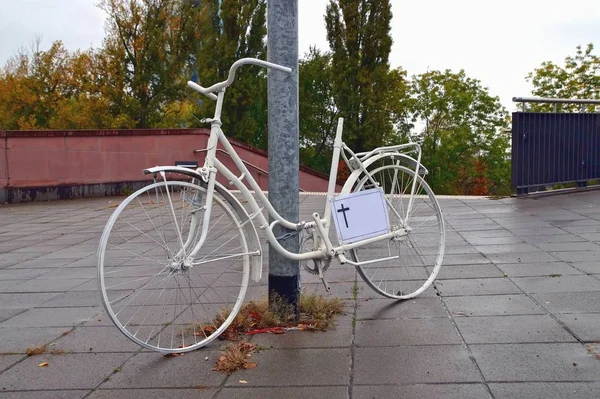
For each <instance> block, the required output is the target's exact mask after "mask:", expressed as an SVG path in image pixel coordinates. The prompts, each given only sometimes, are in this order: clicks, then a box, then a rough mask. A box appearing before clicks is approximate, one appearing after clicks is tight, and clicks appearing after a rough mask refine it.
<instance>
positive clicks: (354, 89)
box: [325, 0, 405, 152]
mask: <svg viewBox="0 0 600 399" xmlns="http://www.w3.org/2000/svg"><path fill="white" fill-rule="evenodd" d="M391 20H392V12H391V7H390V2H389V1H388V0H371V1H367V0H331V1H330V2H329V4H328V6H327V11H326V14H325V23H326V25H327V40H328V41H329V46H330V48H331V50H332V55H331V57H332V61H331V68H332V75H331V77H332V85H333V98H334V101H335V104H336V106H337V109H338V111H339V116H342V117H344V120H345V122H344V140H345V142H346V143H347V144H348V145H349V146H350V147H351V148H353V149H354V150H355V151H359V152H360V151H365V150H367V149H371V148H374V147H378V146H381V145H384V144H387V143H389V142H391V141H393V140H394V136H395V130H394V122H395V120H394V118H393V116H394V114H395V112H394V111H397V110H398V109H399V108H400V102H401V100H402V98H403V97H404V93H405V84H404V76H405V75H404V73H403V72H402V71H401V70H397V71H390V66H389V54H390V50H391V47H392V38H391V36H390V24H391Z"/></svg>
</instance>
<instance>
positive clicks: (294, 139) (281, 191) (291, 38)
mask: <svg viewBox="0 0 600 399" xmlns="http://www.w3.org/2000/svg"><path fill="white" fill-rule="evenodd" d="M267 52H268V55H267V58H268V61H270V62H273V63H276V64H280V65H284V66H287V67H290V68H292V73H291V74H286V73H284V72H279V71H274V70H269V73H268V87H269V201H271V203H272V204H273V207H274V208H275V210H276V211H277V212H279V214H280V215H282V216H283V217H284V218H286V219H287V220H289V221H292V222H296V221H298V218H299V205H298V191H299V185H298V168H299V150H298V135H299V134H298V0H269V1H268V3H267ZM274 232H275V236H281V235H283V234H285V233H287V232H288V230H287V229H284V228H282V227H281V226H278V227H277V228H276V229H275V231H274ZM280 242H281V244H282V245H283V247H284V248H286V249H287V250H288V251H291V252H298V250H299V246H300V245H299V241H298V236H297V235H294V236H291V237H288V238H286V239H283V240H281V241H280ZM273 293H276V294H278V295H279V296H281V297H283V298H284V299H285V300H286V301H287V302H288V303H290V304H291V305H292V306H293V307H294V310H295V312H296V315H297V316H298V315H299V302H300V266H299V263H298V261H292V260H290V259H287V258H285V257H284V256H282V255H280V254H279V253H278V252H277V251H275V250H274V249H273V248H269V299H270V300H271V301H272V299H273V295H272V294H273Z"/></svg>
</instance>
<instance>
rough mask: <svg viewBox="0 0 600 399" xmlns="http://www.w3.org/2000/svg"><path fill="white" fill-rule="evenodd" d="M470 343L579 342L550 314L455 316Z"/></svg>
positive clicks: (459, 327)
mask: <svg viewBox="0 0 600 399" xmlns="http://www.w3.org/2000/svg"><path fill="white" fill-rule="evenodd" d="M454 322H455V323H456V325H457V326H458V329H459V330H460V332H461V334H462V336H463V338H464V339H465V342H466V343H467V344H492V343H498V344H500V343H533V342H577V340H576V339H575V338H574V337H573V336H572V335H571V334H569V333H568V332H567V331H566V330H565V329H564V328H562V326H561V325H560V324H558V323H557V322H556V321H555V320H554V319H552V318H551V317H550V316H548V315H522V316H481V317H455V318H454Z"/></svg>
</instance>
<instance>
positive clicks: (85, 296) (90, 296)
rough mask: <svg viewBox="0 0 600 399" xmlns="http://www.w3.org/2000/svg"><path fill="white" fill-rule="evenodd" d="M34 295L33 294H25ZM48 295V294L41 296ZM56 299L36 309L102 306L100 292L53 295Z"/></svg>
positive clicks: (72, 292) (74, 292) (71, 292)
mask: <svg viewBox="0 0 600 399" xmlns="http://www.w3.org/2000/svg"><path fill="white" fill-rule="evenodd" d="M25 295H32V294H25ZM40 295H47V294H40ZM53 295H54V297H53V298H52V299H50V300H48V301H46V302H43V303H41V304H39V305H37V306H36V307H38V308H64V307H71V308H76V307H99V306H102V300H101V299H100V295H101V294H100V291H99V290H95V291H70V292H65V293H63V294H58V293H56V294H53Z"/></svg>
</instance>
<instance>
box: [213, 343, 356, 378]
mask: <svg viewBox="0 0 600 399" xmlns="http://www.w3.org/2000/svg"><path fill="white" fill-rule="evenodd" d="M252 358H253V359H254V361H256V362H257V363H258V367H257V368H255V369H250V370H245V371H244V373H243V374H239V376H238V375H236V376H235V377H234V378H229V379H228V380H227V382H226V384H225V385H226V386H240V385H241V384H240V383H239V379H244V380H246V381H247V382H248V384H246V386H263V387H264V386H279V387H285V386H288V385H290V381H293V382H294V385H296V386H309V385H310V386H323V385H348V384H349V383H350V348H337V349H302V350H293V349H270V350H266V351H261V352H260V353H257V354H255V355H253V356H252ZM282 365H285V367H282ZM237 377H239V378H237Z"/></svg>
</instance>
